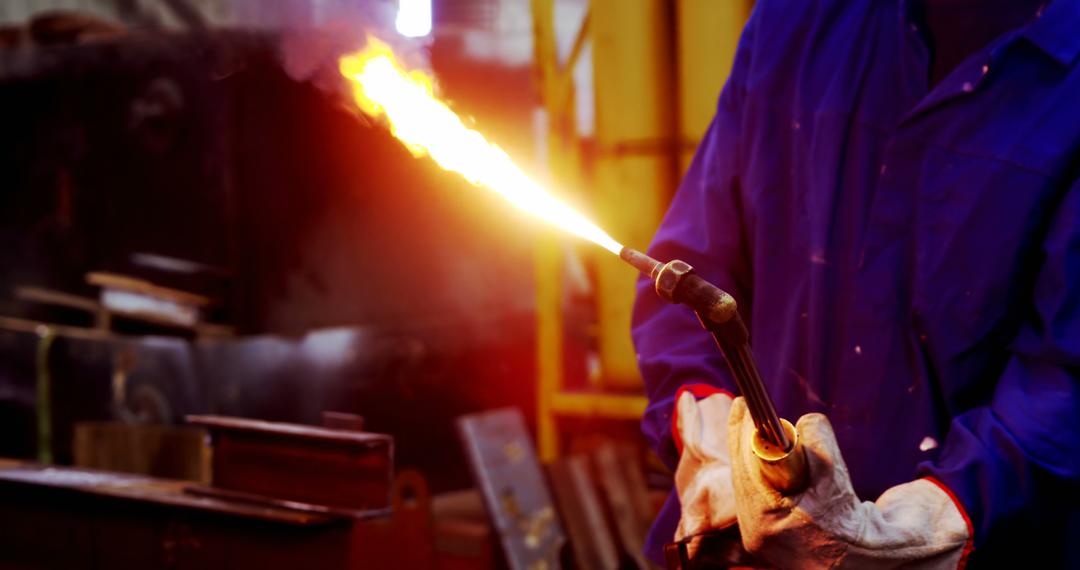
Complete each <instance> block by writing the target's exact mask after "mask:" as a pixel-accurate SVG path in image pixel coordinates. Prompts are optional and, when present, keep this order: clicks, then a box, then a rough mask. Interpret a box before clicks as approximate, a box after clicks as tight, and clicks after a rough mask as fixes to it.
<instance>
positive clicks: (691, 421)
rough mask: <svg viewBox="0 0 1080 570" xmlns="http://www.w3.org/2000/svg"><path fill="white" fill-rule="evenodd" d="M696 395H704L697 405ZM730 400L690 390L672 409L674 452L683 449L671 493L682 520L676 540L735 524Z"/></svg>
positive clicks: (709, 390)
mask: <svg viewBox="0 0 1080 570" xmlns="http://www.w3.org/2000/svg"><path fill="white" fill-rule="evenodd" d="M695 394H696V395H703V396H704V397H703V398H702V399H701V400H698V399H697V398H696V397H695ZM731 401H732V400H731V396H730V395H729V394H727V393H725V392H720V391H717V390H716V389H715V388H712V387H711V386H705V385H695V386H690V387H688V389H686V390H684V391H682V392H680V394H679V396H678V399H677V400H676V403H675V418H674V419H673V421H674V423H675V427H676V429H675V430H674V432H673V433H675V434H676V439H675V443H676V446H678V445H680V443H681V446H682V448H681V449H682V453H681V454H680V455H679V464H678V466H677V467H676V469H675V489H676V490H677V492H678V493H679V503H680V504H681V505H682V518H680V519H679V527H678V529H676V531H675V540H682V539H683V538H685V537H687V536H692V535H695V534H698V533H701V532H704V531H707V530H716V529H721V528H725V527H729V526H731V525H732V524H734V523H735V489H734V488H733V487H732V486H731V456H730V454H729V453H728V413H729V412H730V410H731Z"/></svg>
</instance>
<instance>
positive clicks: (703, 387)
mask: <svg viewBox="0 0 1080 570" xmlns="http://www.w3.org/2000/svg"><path fill="white" fill-rule="evenodd" d="M683 392H690V393H691V394H693V395H694V398H696V399H698V400H703V399H705V398H708V397H709V396H712V395H714V394H725V395H727V396H728V397H729V398H731V399H732V400H734V399H735V394H732V393H731V392H730V391H728V390H725V389H723V388H717V387H716V386H711V385H709V384H683V385H682V386H679V390H678V391H677V392H675V404H674V406H672V410H671V439H673V440H674V441H675V450H676V451H678V453H679V455H682V437H680V436H679V398H681V397H682V395H683ZM964 517H965V518H966V517H967V515H964ZM968 527H969V528H970V527H971V523H968Z"/></svg>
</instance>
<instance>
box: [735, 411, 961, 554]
mask: <svg viewBox="0 0 1080 570" xmlns="http://www.w3.org/2000/svg"><path fill="white" fill-rule="evenodd" d="M728 425H729V427H728V433H729V437H730V448H731V454H732V460H733V461H732V478H733V484H734V487H735V495H736V500H737V516H738V520H739V528H740V531H741V533H742V538H743V546H745V547H746V549H747V550H748V551H750V552H751V553H753V554H755V555H756V556H759V557H760V558H764V559H766V560H768V561H769V562H771V563H772V564H775V565H777V566H779V567H781V568H834V567H842V568H896V567H901V566H903V567H904V568H957V567H960V566H962V565H963V564H964V562H965V561H966V557H967V554H968V552H969V551H970V546H969V545H970V543H969V539H970V538H971V528H970V523H969V522H968V519H967V516H966V515H965V514H964V512H963V511H962V510H961V508H960V507H959V506H958V503H957V502H956V501H955V500H954V499H953V498H952V496H951V493H949V492H947V491H946V488H945V487H944V486H943V485H942V484H941V483H938V482H937V481H936V480H933V479H919V480H916V481H911V482H909V483H904V484H902V485H897V486H895V487H892V488H891V489H888V490H886V491H885V492H884V493H883V494H882V495H881V497H879V498H878V500H877V501H875V502H872V503H871V502H869V501H865V502H860V501H859V498H858V497H857V496H856V495H855V491H854V490H852V487H851V478H850V476H849V475H848V470H847V466H846V465H845V464H844V459H843V457H841V456H840V448H839V446H838V444H837V442H836V436H835V435H834V434H833V429H832V425H831V424H829V420H828V419H826V417H825V416H824V415H822V414H807V415H805V416H803V417H802V418H800V419H799V422H798V424H797V425H796V431H797V432H798V434H799V441H800V443H801V445H803V448H804V450H805V452H806V459H807V467H808V471H809V485H808V487H807V489H806V490H805V491H803V492H801V493H799V494H795V495H791V496H783V495H781V494H780V493H779V492H778V491H777V490H776V489H775V488H773V487H772V486H771V485H770V484H769V483H768V482H767V481H766V480H765V479H764V478H763V477H762V474H761V469H760V467H761V465H762V463H761V461H760V459H758V457H757V456H756V455H754V452H753V451H752V450H751V447H750V445H751V444H750V441H751V437H753V434H754V423H753V421H752V420H751V418H750V413H749V411H748V410H747V407H746V402H745V401H744V400H743V399H742V398H738V399H736V400H735V401H734V403H733V404H732V409H731V414H730V416H729V424H728Z"/></svg>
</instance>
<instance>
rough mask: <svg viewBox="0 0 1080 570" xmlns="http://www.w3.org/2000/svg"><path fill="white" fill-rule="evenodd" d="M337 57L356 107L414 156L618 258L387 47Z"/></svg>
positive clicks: (595, 231)
mask: <svg viewBox="0 0 1080 570" xmlns="http://www.w3.org/2000/svg"><path fill="white" fill-rule="evenodd" d="M368 44H369V45H368V47H366V48H365V49H363V50H361V51H359V52H357V53H354V54H350V55H347V56H345V57H343V58H341V61H340V64H339V65H340V69H341V73H342V74H343V75H345V77H347V78H349V79H351V80H352V81H353V95H354V97H355V99H356V103H357V104H358V105H359V106H360V109H361V110H362V111H363V112H364V113H366V114H368V115H371V116H373V117H377V118H385V119H386V120H387V122H388V123H389V124H390V131H391V132H392V133H393V134H394V136H395V137H397V138H398V139H399V140H400V141H401V142H402V143H403V144H405V146H406V147H408V149H409V150H410V151H411V152H412V153H413V154H414V155H416V156H423V155H428V156H430V157H431V158H432V159H433V160H435V162H436V163H438V164H439V166H441V167H443V168H445V169H447V170H452V171H454V172H457V173H458V174H461V175H462V176H464V177H465V179H466V180H468V181H469V182H472V183H473V184H476V185H478V186H482V187H484V188H487V189H489V190H493V191H495V192H497V193H499V194H500V195H502V196H503V197H505V198H506V199H507V200H510V202H511V203H512V204H514V205H515V206H517V207H518V208H521V209H522V210H525V211H526V212H528V213H530V214H532V215H534V216H537V217H539V218H541V219H543V220H546V221H548V222H550V223H552V224H554V225H556V226H558V227H559V228H562V229H563V230H566V231H568V232H570V233H572V234H575V235H577V236H580V237H583V238H585V239H587V240H589V241H591V242H593V243H595V244H597V245H599V246H601V247H604V248H606V249H608V250H610V251H611V252H612V253H615V254H618V253H619V251H620V250H621V249H622V245H620V244H619V243H618V242H617V241H615V240H614V239H612V237H611V236H609V235H608V234H607V233H606V232H604V230H602V229H600V227H599V226H597V225H596V224H594V223H593V222H591V221H589V219H588V218H586V217H585V216H583V215H581V213H579V212H578V211H577V210H574V209H573V208H571V207H570V206H568V205H567V204H565V203H564V202H562V201H560V200H559V199H558V198H556V197H555V196H553V195H551V194H549V193H548V192H547V191H545V190H544V188H543V187H541V186H540V185H539V184H537V183H536V182H535V181H534V180H532V179H531V178H529V176H528V175H526V174H525V173H524V172H523V171H522V170H521V169H520V168H518V167H517V165H515V164H514V162H513V160H511V159H510V156H509V155H508V154H506V152H504V151H503V150H502V149H500V148H499V147H498V146H496V145H494V144H492V143H490V142H488V141H487V139H485V138H484V136H483V135H481V134H480V133H478V132H476V131H475V130H473V129H470V128H468V127H466V126H465V124H464V123H463V122H462V121H461V118H460V117H458V116H457V115H456V114H455V113H454V112H453V111H451V110H450V108H449V107H447V106H446V104H445V103H443V102H441V101H439V100H438V99H437V98H436V97H435V94H434V88H433V85H432V81H431V79H430V78H429V77H428V76H426V75H424V74H423V73H421V72H419V71H407V70H405V69H404V68H403V67H402V66H401V65H400V64H399V63H398V62H397V58H395V57H394V53H393V51H391V50H390V48H389V47H388V46H386V45H385V44H382V43H379V42H376V41H374V40H369V42H368Z"/></svg>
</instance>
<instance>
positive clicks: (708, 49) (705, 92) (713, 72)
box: [675, 0, 753, 172]
mask: <svg viewBox="0 0 1080 570" xmlns="http://www.w3.org/2000/svg"><path fill="white" fill-rule="evenodd" d="M752 6H753V2H752V1H751V0H722V1H718V0H678V2H677V3H676V5H675V11H676V24H677V29H678V43H677V45H678V51H679V133H680V135H681V137H682V139H683V141H684V144H683V145H682V146H681V152H680V157H679V171H680V172H686V169H687V168H688V167H689V166H690V160H691V159H692V158H693V157H694V151H695V150H696V148H697V144H698V142H700V141H701V137H702V135H704V134H705V129H706V128H707V127H708V126H709V122H710V121H712V118H713V115H714V114H716V101H717V98H718V97H719V96H720V89H721V88H722V87H723V86H724V82H725V81H727V77H728V75H729V74H730V73H731V63H732V61H733V60H734V59H735V48H736V46H737V45H738V43H739V35H740V34H741V33H742V28H743V25H744V24H746V19H747V18H748V17H750V9H751V7H752Z"/></svg>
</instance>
